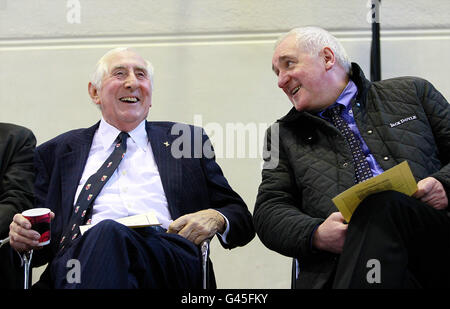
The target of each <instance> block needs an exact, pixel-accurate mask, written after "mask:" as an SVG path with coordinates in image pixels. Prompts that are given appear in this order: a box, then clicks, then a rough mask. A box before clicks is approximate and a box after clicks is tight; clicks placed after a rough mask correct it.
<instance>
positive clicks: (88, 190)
mask: <svg viewBox="0 0 450 309" xmlns="http://www.w3.org/2000/svg"><path fill="white" fill-rule="evenodd" d="M128 136H129V135H128V133H126V132H121V133H120V134H119V136H118V137H117V138H116V140H115V142H116V145H115V146H114V151H113V152H112V153H111V155H110V156H109V157H108V159H106V161H105V162H104V163H103V164H102V166H101V167H100V168H99V169H98V171H97V172H96V173H95V174H93V175H91V176H90V177H89V179H88V180H87V181H86V183H85V184H84V187H83V188H82V189H81V192H80V194H79V196H78V199H77V202H76V203H75V207H74V209H73V213H72V216H71V218H70V222H69V225H67V226H66V228H65V229H64V233H63V237H62V238H61V240H60V243H59V249H60V250H63V249H64V248H67V247H68V245H70V244H71V242H72V241H73V240H75V239H76V238H77V237H78V236H79V235H80V225H84V224H86V222H87V219H88V218H90V217H91V211H92V205H93V204H94V200H95V198H96V197H97V196H98V194H99V193H100V191H101V190H102V188H103V186H104V185H105V184H106V183H107V182H108V180H109V178H111V176H112V174H113V173H114V171H115V170H116V168H117V167H118V166H119V163H120V161H122V158H123V157H124V156H125V152H126V150H127V138H128Z"/></svg>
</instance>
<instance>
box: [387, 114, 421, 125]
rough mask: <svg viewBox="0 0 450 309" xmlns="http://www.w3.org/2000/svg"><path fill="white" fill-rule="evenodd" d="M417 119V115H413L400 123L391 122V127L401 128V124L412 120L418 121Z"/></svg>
mask: <svg viewBox="0 0 450 309" xmlns="http://www.w3.org/2000/svg"><path fill="white" fill-rule="evenodd" d="M416 119H417V116H416V115H412V116H409V117H406V118H403V119H400V120H399V121H396V122H393V123H392V122H391V123H390V126H391V128H393V127H396V126H399V125H401V124H404V123H405V122H408V121H411V120H416Z"/></svg>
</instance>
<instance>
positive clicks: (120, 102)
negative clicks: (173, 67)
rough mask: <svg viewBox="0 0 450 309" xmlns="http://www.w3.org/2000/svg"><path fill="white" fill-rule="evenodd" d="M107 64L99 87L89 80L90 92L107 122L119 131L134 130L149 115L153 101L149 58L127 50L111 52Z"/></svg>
mask: <svg viewBox="0 0 450 309" xmlns="http://www.w3.org/2000/svg"><path fill="white" fill-rule="evenodd" d="M106 64H107V67H108V70H107V72H106V74H105V75H104V76H103V78H102V82H101V87H100V89H97V88H96V87H95V86H94V85H93V84H92V83H89V94H90V96H91V98H92V100H93V101H94V103H95V104H97V105H99V106H100V109H101V111H102V115H103V118H104V119H105V121H106V122H108V123H109V124H110V125H112V126H114V127H116V128H117V129H119V130H120V131H125V132H129V131H132V130H133V129H134V128H136V127H137V126H138V125H139V123H141V121H142V120H144V119H146V118H147V115H148V111H149V109H150V107H151V105H152V88H151V81H150V77H149V72H147V69H146V62H145V60H144V59H143V58H142V57H141V56H139V55H138V54H136V53H135V52H134V51H131V50H124V51H120V52H117V53H114V54H112V55H110V56H109V57H108V58H107V59H106Z"/></svg>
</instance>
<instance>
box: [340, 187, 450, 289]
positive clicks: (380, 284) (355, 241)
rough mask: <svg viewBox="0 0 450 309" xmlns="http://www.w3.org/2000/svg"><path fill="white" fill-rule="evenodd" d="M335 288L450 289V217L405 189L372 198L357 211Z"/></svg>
mask: <svg viewBox="0 0 450 309" xmlns="http://www.w3.org/2000/svg"><path fill="white" fill-rule="evenodd" d="M333 287H334V288H449V287H450V218H449V216H448V215H447V213H446V211H439V210H435V209H433V208H432V207H431V206H428V205H426V204H424V203H422V202H420V201H418V200H417V199H414V198H412V197H409V196H406V195H404V194H401V193H398V192H394V191H386V192H381V193H377V194H373V195H371V196H369V197H367V198H366V199H365V200H364V201H363V202H362V203H361V204H360V205H359V207H358V208H357V209H356V211H355V213H354V214H353V216H352V218H351V220H350V223H349V226H348V231H347V236H346V240H345V244H344V249H343V253H342V254H341V256H340V258H339V263H338V268H337V271H336V276H335V280H334V284H333Z"/></svg>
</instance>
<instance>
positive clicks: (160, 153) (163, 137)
mask: <svg viewBox="0 0 450 309" xmlns="http://www.w3.org/2000/svg"><path fill="white" fill-rule="evenodd" d="M146 130H147V136H148V139H149V141H150V145H151V147H152V151H153V156H154V158H155V162H156V165H157V166H158V171H159V175H160V177H161V182H162V185H163V189H164V193H165V194H166V198H167V203H168V205H169V211H170V214H171V216H172V218H177V217H179V216H180V211H179V209H180V207H178V206H179V205H178V203H179V202H180V201H179V196H180V192H181V182H182V166H181V160H180V159H175V158H174V157H173V156H172V154H171V145H172V142H173V139H174V137H173V136H172V135H171V134H170V128H167V127H164V126H157V125H155V124H154V123H149V122H146Z"/></svg>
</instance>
